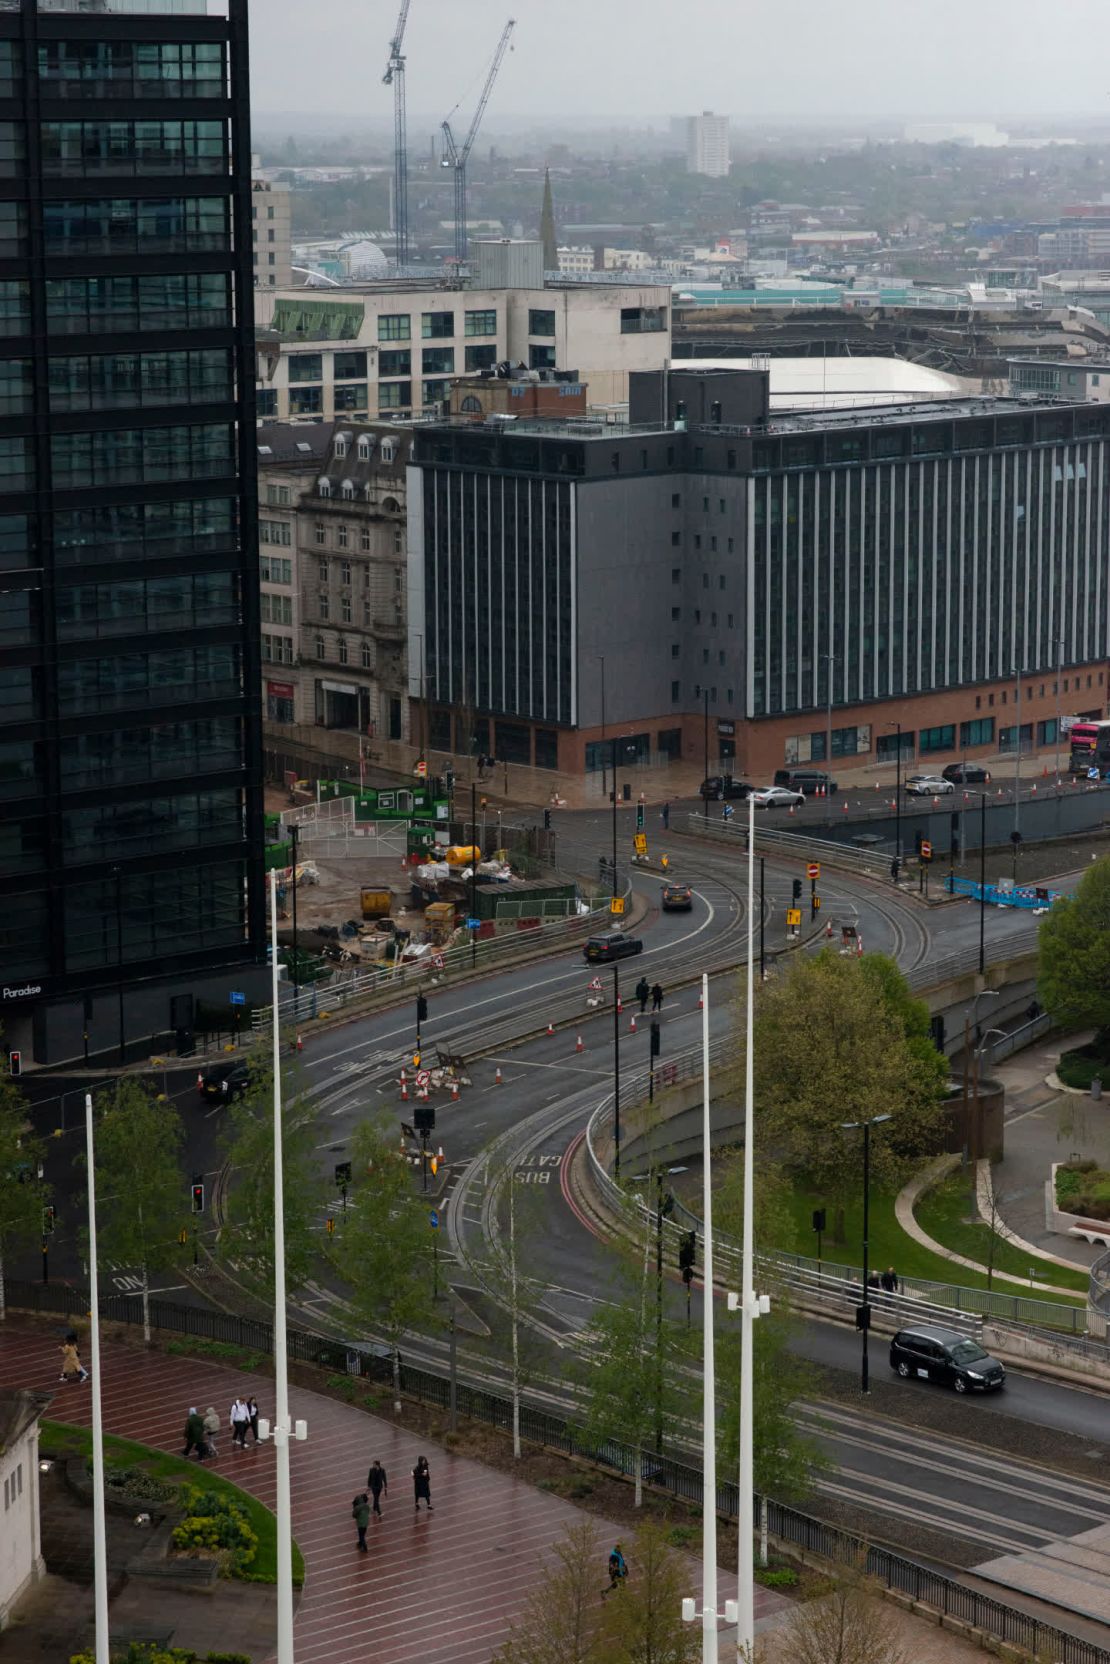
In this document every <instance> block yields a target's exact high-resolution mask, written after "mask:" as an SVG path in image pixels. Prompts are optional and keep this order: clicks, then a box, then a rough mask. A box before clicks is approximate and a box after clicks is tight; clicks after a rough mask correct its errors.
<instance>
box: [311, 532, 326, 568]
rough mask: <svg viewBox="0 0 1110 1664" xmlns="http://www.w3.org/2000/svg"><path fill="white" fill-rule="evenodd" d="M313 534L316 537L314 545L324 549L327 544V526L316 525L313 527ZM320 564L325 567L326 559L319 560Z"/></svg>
mask: <svg viewBox="0 0 1110 1664" xmlns="http://www.w3.org/2000/svg"><path fill="white" fill-rule="evenodd" d="M314 536H315V538H316V547H317V548H318V549H326V548H327V546H328V528H327V527H326V526H319V525H318V526H316V527H315V529H314ZM320 564H321V565H322V566H324V567H326V566H327V564H328V563H327V561H321V563H320Z"/></svg>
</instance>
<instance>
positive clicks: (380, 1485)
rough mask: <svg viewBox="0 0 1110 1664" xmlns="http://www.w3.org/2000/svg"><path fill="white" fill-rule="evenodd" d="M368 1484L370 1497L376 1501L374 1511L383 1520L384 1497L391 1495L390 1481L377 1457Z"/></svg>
mask: <svg viewBox="0 0 1110 1664" xmlns="http://www.w3.org/2000/svg"><path fill="white" fill-rule="evenodd" d="M366 1484H367V1487H368V1488H369V1491H370V1495H371V1496H372V1497H373V1499H374V1510H373V1511H374V1513H375V1514H377V1516H378V1518H379V1519H381V1517H382V1496H383V1495H385V1496H388V1495H389V1480H388V1479H387V1478H386V1474H385V1469H384V1468H383V1467H382V1464H381V1463H380V1462H379V1461H378V1458H377V1457H376V1456H375V1457H374V1460H373V1461H372V1462H371V1464H370V1472H369V1473H368V1474H367V1475H366Z"/></svg>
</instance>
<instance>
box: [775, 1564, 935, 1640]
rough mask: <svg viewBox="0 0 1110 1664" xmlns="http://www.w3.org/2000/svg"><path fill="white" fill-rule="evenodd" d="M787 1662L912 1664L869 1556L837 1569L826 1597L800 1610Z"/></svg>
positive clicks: (789, 1631)
mask: <svg viewBox="0 0 1110 1664" xmlns="http://www.w3.org/2000/svg"><path fill="white" fill-rule="evenodd" d="M783 1635H784V1639H785V1647H784V1648H783V1650H782V1658H783V1660H784V1664H786V1661H789V1664H908V1655H907V1653H906V1650H905V1648H904V1647H903V1645H902V1641H901V1637H900V1635H899V1624H898V1612H897V1609H896V1608H895V1607H893V1606H890V1605H888V1604H887V1602H886V1601H884V1600H883V1598H882V1594H881V1592H880V1587H879V1585H878V1584H877V1583H876V1582H875V1581H874V1580H873V1579H871V1578H869V1577H868V1576H867V1573H866V1569H865V1558H864V1557H861V1558H860V1559H859V1560H857V1561H855V1562H854V1563H853V1564H850V1565H847V1566H842V1567H840V1568H839V1569H838V1571H837V1573H836V1576H835V1577H834V1579H833V1583H832V1588H831V1589H830V1591H829V1592H828V1594H826V1595H822V1596H820V1597H819V1598H818V1599H816V1600H811V1601H807V1602H806V1603H805V1605H804V1606H800V1607H799V1608H798V1610H797V1612H796V1613H795V1614H794V1616H793V1618H792V1619H791V1620H790V1622H789V1624H788V1625H787V1626H786V1628H785V1630H784V1632H783Z"/></svg>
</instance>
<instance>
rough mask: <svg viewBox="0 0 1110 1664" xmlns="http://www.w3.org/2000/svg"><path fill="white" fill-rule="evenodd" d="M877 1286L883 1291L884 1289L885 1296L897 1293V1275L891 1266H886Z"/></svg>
mask: <svg viewBox="0 0 1110 1664" xmlns="http://www.w3.org/2000/svg"><path fill="white" fill-rule="evenodd" d="M879 1284H880V1286H881V1287H882V1288H883V1289H885V1291H886V1292H887V1294H897V1293H898V1273H897V1271H895V1269H894V1267H893V1266H892V1265H888V1266H887V1268H886V1270H885V1271H884V1272H883V1274H882V1276H881V1277H880V1278H879Z"/></svg>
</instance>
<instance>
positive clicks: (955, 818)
mask: <svg viewBox="0 0 1110 1664" xmlns="http://www.w3.org/2000/svg"><path fill="white" fill-rule="evenodd" d="M949 825H950V827H951V845H952V859H953V860H957V859H958V858H959V853H960V817H959V815H952V816H951V817H950V819H949Z"/></svg>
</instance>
